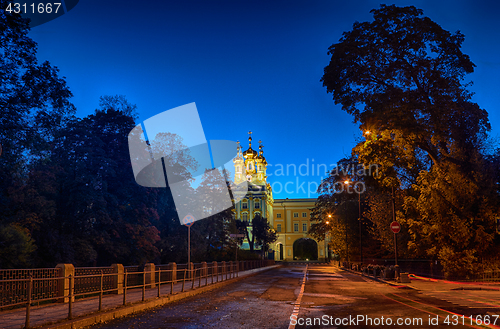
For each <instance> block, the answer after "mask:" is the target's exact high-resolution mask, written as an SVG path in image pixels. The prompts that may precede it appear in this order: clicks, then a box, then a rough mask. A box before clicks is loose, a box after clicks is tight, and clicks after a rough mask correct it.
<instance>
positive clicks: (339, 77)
mask: <svg viewBox="0 0 500 329" xmlns="http://www.w3.org/2000/svg"><path fill="white" fill-rule="evenodd" d="M371 12H372V13H373V17H374V20H373V21H372V22H363V23H359V22H356V23H354V25H353V28H352V30H351V31H349V32H345V33H344V34H343V36H342V38H341V39H340V40H339V42H338V43H336V44H334V45H332V46H331V47H330V48H329V54H330V55H331V61H330V63H329V65H328V66H327V67H325V71H324V75H323V78H322V81H323V84H324V86H325V87H326V88H327V91H328V92H331V93H332V94H333V99H334V101H335V103H336V104H341V105H342V109H343V110H345V111H347V112H348V113H350V114H352V115H353V116H354V121H355V122H359V123H360V128H361V130H362V131H370V134H369V135H367V138H366V140H363V141H361V142H360V143H359V144H358V145H357V146H356V147H355V148H354V150H353V152H354V153H355V154H356V155H357V156H358V158H359V161H360V162H361V163H365V164H371V163H376V164H379V165H381V167H380V172H379V175H378V177H376V178H377V180H378V183H379V184H381V185H382V186H386V187H396V188H400V189H404V190H405V191H406V192H407V198H406V199H405V210H406V213H405V216H403V217H406V218H401V220H402V221H403V222H406V223H405V224H407V225H408V230H409V233H410V234H413V237H414V241H413V246H414V247H415V248H416V249H418V250H417V251H418V252H420V254H425V255H426V256H427V257H429V256H430V257H437V258H440V259H441V260H442V261H443V262H444V263H445V265H448V270H449V271H448V272H447V273H448V274H449V275H452V274H453V273H454V271H455V269H457V268H458V267H466V268H468V269H471V268H472V264H473V263H475V262H477V261H478V260H479V257H482V256H484V255H485V252H486V251H487V249H488V248H487V246H488V242H489V241H492V239H493V234H494V233H493V232H494V229H493V224H494V216H493V214H494V212H495V211H496V210H497V206H496V200H491V199H488V198H486V197H491V196H492V194H490V193H487V192H484V190H485V189H488V188H490V186H489V185H490V184H489V183H485V182H487V181H489V177H488V176H487V175H485V174H483V173H482V172H481V170H482V168H483V162H484V161H483V155H482V154H481V150H482V148H483V145H484V140H485V138H486V134H487V132H488V130H489V129H490V125H489V122H488V116H487V112H486V111H485V110H483V109H481V108H480V107H479V106H478V105H477V104H475V103H473V102H472V101H471V97H472V93H471V92H470V91H469V90H468V89H467V83H466V82H465V77H466V75H467V74H469V73H472V72H473V69H474V64H473V63H472V61H471V60H470V59H469V56H467V55H466V54H464V53H462V51H461V45H462V43H463V41H464V36H463V34H461V33H460V32H455V33H453V34H452V33H450V32H448V31H445V30H444V29H442V28H441V26H439V25H438V24H437V23H435V22H433V21H432V20H431V19H429V18H428V17H424V16H423V12H422V11H421V10H419V9H417V8H415V7H413V6H410V7H397V6H394V5H391V6H386V5H381V7H380V8H379V9H375V10H372V11H371ZM461 183H464V184H466V185H464V186H467V187H470V188H471V189H470V191H472V193H470V192H469V191H468V190H467V189H460V188H459V186H460V184H461ZM478 191H483V192H481V193H476V192H478ZM466 194H467V196H466ZM469 194H471V195H470V196H469ZM431 196H432V197H431ZM459 200H462V201H464V200H467V202H466V203H465V204H460V202H461V201H459ZM458 204H460V206H458ZM436 208H442V209H441V210H437V211H434V212H432V214H431V213H429V212H428V211H425V209H436ZM398 219H399V218H398ZM436 223H440V224H439V225H437V226H436ZM450 228H453V231H452V232H451V234H450ZM431 232H432V233H431ZM454 232H457V234H456V236H454V235H453V233H454ZM464 232H468V233H466V234H465V235H464ZM464 237H467V239H466V241H465V242H466V243H464V244H460V243H458V241H463V240H462V239H463V238H464ZM421 239H423V240H425V241H427V243H421ZM477 241H484V242H486V244H483V245H480V244H477V243H476V242H477ZM429 246H433V247H432V248H430V247H429ZM453 254H455V255H461V256H462V257H463V259H465V262H467V265H466V266H464V265H463V264H459V262H457V261H453V260H452V259H451V258H453V257H452V255H453ZM469 272H470V271H469ZM460 274H463V273H460Z"/></svg>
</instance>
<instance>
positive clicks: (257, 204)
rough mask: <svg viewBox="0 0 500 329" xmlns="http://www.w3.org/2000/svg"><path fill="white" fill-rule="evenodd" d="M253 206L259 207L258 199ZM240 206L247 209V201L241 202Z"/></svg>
mask: <svg viewBox="0 0 500 329" xmlns="http://www.w3.org/2000/svg"><path fill="white" fill-rule="evenodd" d="M253 207H254V209H260V201H259V200H257V201H255V202H254V204H253ZM241 208H242V209H248V203H247V202H243V203H242V204H241Z"/></svg>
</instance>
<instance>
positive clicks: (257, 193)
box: [233, 131, 274, 249]
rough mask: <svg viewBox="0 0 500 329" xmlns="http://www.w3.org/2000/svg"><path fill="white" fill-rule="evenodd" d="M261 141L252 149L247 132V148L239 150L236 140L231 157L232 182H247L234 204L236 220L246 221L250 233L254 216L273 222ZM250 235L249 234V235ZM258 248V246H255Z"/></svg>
mask: <svg viewBox="0 0 500 329" xmlns="http://www.w3.org/2000/svg"><path fill="white" fill-rule="evenodd" d="M263 147H264V146H263V145H262V141H259V151H255V150H254V149H252V132H251V131H249V132H248V149H247V150H246V151H244V152H241V146H240V143H239V142H238V146H237V148H238V149H237V156H236V157H235V158H234V159H233V162H234V166H235V174H234V182H235V183H236V184H239V183H242V182H243V181H244V180H246V181H247V182H248V193H247V195H246V196H245V198H243V199H242V200H241V201H240V202H239V203H237V204H236V207H235V208H236V209H235V210H236V214H235V218H236V220H241V221H244V222H248V224H249V225H250V226H249V229H250V230H249V233H251V223H252V219H253V218H255V217H256V216H261V217H263V218H267V219H268V221H270V225H271V227H272V225H273V223H272V220H273V202H274V200H273V193H272V189H271V185H270V184H269V183H268V182H267V175H266V171H267V161H266V158H265V157H264V151H263ZM249 236H250V237H251V235H249ZM242 247H243V249H248V248H249V245H248V241H246V239H245V242H244V243H243V246H242ZM255 247H256V248H255V249H258V248H259V246H255Z"/></svg>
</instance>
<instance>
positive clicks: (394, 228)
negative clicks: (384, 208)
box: [391, 221, 401, 233]
mask: <svg viewBox="0 0 500 329" xmlns="http://www.w3.org/2000/svg"><path fill="white" fill-rule="evenodd" d="M391 230H392V232H394V233H399V231H400V230H401V225H399V223H398V222H396V221H394V222H392V223H391Z"/></svg>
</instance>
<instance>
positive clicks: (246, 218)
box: [241, 212, 260, 222]
mask: <svg viewBox="0 0 500 329" xmlns="http://www.w3.org/2000/svg"><path fill="white" fill-rule="evenodd" d="M259 214H260V213H258V212H256V213H255V216H257V215H259ZM241 220H242V221H244V222H248V213H247V212H244V213H242V214H241Z"/></svg>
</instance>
